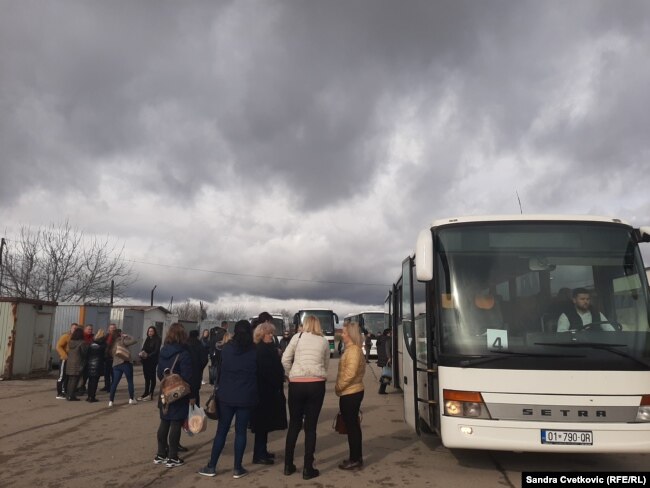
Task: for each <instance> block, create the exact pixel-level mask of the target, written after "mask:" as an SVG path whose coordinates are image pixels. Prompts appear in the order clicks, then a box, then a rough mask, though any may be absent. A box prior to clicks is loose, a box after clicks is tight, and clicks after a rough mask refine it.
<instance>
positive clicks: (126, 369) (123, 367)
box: [110, 363, 135, 401]
mask: <svg viewBox="0 0 650 488" xmlns="http://www.w3.org/2000/svg"><path fill="white" fill-rule="evenodd" d="M122 375H125V376H126V382H127V384H128V387H129V398H130V399H131V400H133V398H135V389H134V388H133V364H131V363H122V364H118V365H117V366H113V383H112V384H111V395H110V400H111V401H113V400H115V390H117V385H119V384H120V380H121V379H122Z"/></svg>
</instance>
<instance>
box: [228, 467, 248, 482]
mask: <svg viewBox="0 0 650 488" xmlns="http://www.w3.org/2000/svg"><path fill="white" fill-rule="evenodd" d="M247 474H248V471H246V470H245V469H244V468H239V469H235V470H233V472H232V477H233V478H235V479H236V480H238V479H239V478H243V477H244V476H246V475H247Z"/></svg>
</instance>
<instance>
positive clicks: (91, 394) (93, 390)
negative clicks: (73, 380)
mask: <svg viewBox="0 0 650 488" xmlns="http://www.w3.org/2000/svg"><path fill="white" fill-rule="evenodd" d="M97 385H99V376H89V377H88V398H95V395H97Z"/></svg>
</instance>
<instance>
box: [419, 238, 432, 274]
mask: <svg viewBox="0 0 650 488" xmlns="http://www.w3.org/2000/svg"><path fill="white" fill-rule="evenodd" d="M415 276H416V278H417V280H418V281H431V280H432V279H433V235H432V234H431V229H425V230H423V231H422V232H420V234H419V235H418V241H417V244H416V249H415Z"/></svg>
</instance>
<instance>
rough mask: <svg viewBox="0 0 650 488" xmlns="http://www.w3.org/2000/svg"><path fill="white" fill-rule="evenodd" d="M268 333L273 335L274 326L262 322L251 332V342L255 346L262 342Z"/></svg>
mask: <svg viewBox="0 0 650 488" xmlns="http://www.w3.org/2000/svg"><path fill="white" fill-rule="evenodd" d="M268 333H271V334H275V325H273V324H272V323H270V322H262V323H261V324H260V325H258V326H257V327H255V330H254V331H253V342H254V343H255V344H257V343H259V342H262V340H263V339H264V336H265V335H266V334H268Z"/></svg>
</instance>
